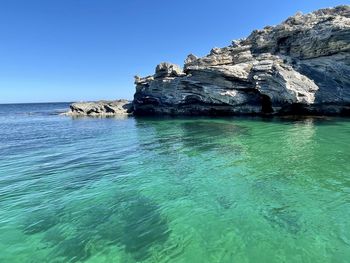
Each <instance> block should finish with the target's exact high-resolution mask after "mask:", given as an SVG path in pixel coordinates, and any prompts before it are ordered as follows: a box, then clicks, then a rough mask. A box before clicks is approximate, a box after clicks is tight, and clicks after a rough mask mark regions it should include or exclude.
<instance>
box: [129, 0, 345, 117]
mask: <svg viewBox="0 0 350 263" xmlns="http://www.w3.org/2000/svg"><path fill="white" fill-rule="evenodd" d="M135 84H136V93H135V99H134V109H135V113H136V114H163V113H165V114H236V113H249V114H251V113H264V114H266V113H269V114H271V113H275V114H285V113H294V112H293V111H295V109H296V108H297V109H298V110H302V112H306V113H317V114H350V6H349V5H346V6H338V7H335V8H326V9H321V10H318V11H315V12H313V13H310V14H306V15H303V14H301V13H297V14H296V15H294V16H292V17H290V18H288V19H287V20H286V21H284V22H283V23H281V24H280V25H277V26H267V27H265V28H264V29H262V30H255V31H253V32H252V33H251V34H250V36H248V37H247V38H246V39H240V40H237V41H233V42H232V44H231V45H230V46H228V47H224V48H213V49H212V50H211V52H210V54H208V55H207V56H204V57H202V58H198V57H196V56H194V55H192V54H191V55H189V56H188V57H187V59H186V60H185V65H184V71H182V70H181V68H180V67H178V66H176V65H173V64H170V63H161V64H160V65H158V66H157V68H156V73H155V75H154V76H148V77H146V78H136V79H135Z"/></svg>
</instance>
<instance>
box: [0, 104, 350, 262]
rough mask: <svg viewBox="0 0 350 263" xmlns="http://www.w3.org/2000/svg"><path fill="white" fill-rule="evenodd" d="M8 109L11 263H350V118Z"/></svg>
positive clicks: (3, 212) (1, 136)
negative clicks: (122, 114) (91, 115)
mask: <svg viewBox="0 0 350 263" xmlns="http://www.w3.org/2000/svg"><path fill="white" fill-rule="evenodd" d="M68 107H69V104H68V103H44V104H7V105H0V262H4V263H5V262H6V263H7V262H9V263H10V262H11V263H16V262H19V263H22V262H30V263H34V262H35V263H36V262H38V263H41V262H91V263H93V262H96V263H97V262H121V263H124V262H125V263H129V262H130V263H135V262H171V263H172V262H174V263H177V262H181V263H187V262H189V263H196V262H198V263H205V262H208V263H216V262H217V263H226V262H227V263H233V262H238V263H264V262H266V263H283V262H284V263H294V262H295V263H297V262H298V263H299V262H300V263H308V262H310V263H315V262H317V263H322V262H329V263H349V262H350V119H349V118H336V117H322V118H321V117H313V118H312V117H303V118H297V117H275V118H258V117H251V118H248V117H226V118H221V117H212V118H209V117H203V118H199V117H187V118H185V117H176V118H175V117H173V118H170V117H168V118H167V117H157V118H156V117H142V118H141V117H140V118H136V117H115V118H89V117H80V118H72V117H68V116H62V115H60V113H62V112H64V111H66V110H68Z"/></svg>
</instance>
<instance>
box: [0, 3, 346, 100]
mask: <svg viewBox="0 0 350 263" xmlns="http://www.w3.org/2000/svg"><path fill="white" fill-rule="evenodd" d="M349 3H350V1H349V0H343V1H337V0H293V1H284V0H264V1H262V0H244V1H233V0H215V1H208V0H201V1H200V0H198V1H191V0H176V1H166V0H148V1H147V0H120V1H119V0H0V103H10V102H45V101H78V100H97V99H114V98H129V99H131V98H132V96H133V93H134V85H133V76H134V75H136V74H138V75H141V76H144V75H148V74H152V73H153V71H154V68H155V66H156V64H158V63H159V62H162V61H169V62H173V63H178V64H180V65H182V64H183V61H184V59H185V58H186V56H187V55H188V54H189V53H194V54H196V55H199V56H203V55H205V54H207V53H208V52H209V51H210V49H211V48H212V47H215V46H216V47H222V46H226V45H228V44H230V42H231V40H232V39H237V38H241V37H245V36H247V35H248V34H249V33H250V32H251V31H252V30H253V29H258V28H263V27H264V26H266V25H274V24H277V23H279V22H281V21H283V20H284V19H286V18H287V17H288V16H290V15H293V14H295V13H296V12H297V11H302V12H303V13H307V12H310V11H313V10H315V9H318V8H323V7H330V6H335V5H339V4H349Z"/></svg>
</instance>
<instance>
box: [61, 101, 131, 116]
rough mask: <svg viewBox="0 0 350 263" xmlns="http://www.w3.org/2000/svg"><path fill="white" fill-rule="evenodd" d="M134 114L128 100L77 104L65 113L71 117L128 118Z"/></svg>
mask: <svg viewBox="0 0 350 263" xmlns="http://www.w3.org/2000/svg"><path fill="white" fill-rule="evenodd" d="M131 113H132V103H131V102H130V101H128V100H114V101H94V102H76V103H73V104H71V105H70V110H69V111H68V112H67V113H65V115H69V116H119V115H123V116H127V115H130V114H131Z"/></svg>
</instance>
